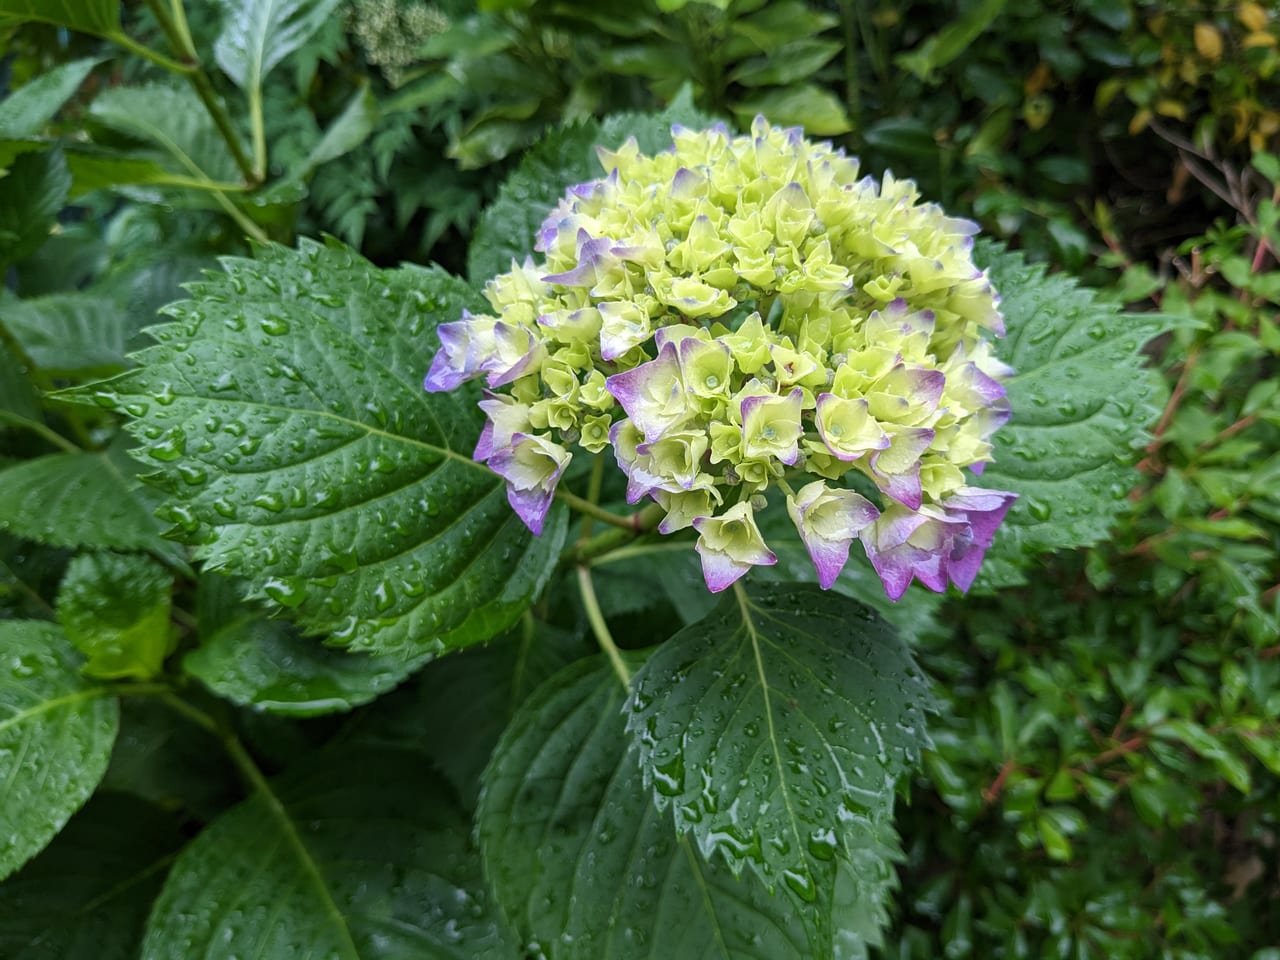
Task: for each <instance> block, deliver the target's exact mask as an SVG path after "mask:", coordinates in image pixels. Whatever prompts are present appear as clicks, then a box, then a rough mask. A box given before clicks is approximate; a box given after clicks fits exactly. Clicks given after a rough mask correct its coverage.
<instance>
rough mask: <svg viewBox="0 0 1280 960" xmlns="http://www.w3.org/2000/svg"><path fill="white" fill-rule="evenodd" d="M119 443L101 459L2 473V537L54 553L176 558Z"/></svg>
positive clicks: (39, 461) (39, 462) (48, 462)
mask: <svg viewBox="0 0 1280 960" xmlns="http://www.w3.org/2000/svg"><path fill="white" fill-rule="evenodd" d="M124 447H125V443H124V441H123V440H120V441H117V442H116V443H114V444H112V446H111V447H109V448H108V449H107V450H104V451H102V452H101V453H55V454H51V455H50V456H47V457H37V458H36V459H34V460H27V461H24V462H23V463H19V464H17V465H16V466H12V467H8V468H6V469H4V470H0V531H3V532H7V533H13V534H16V535H17V536H20V537H25V538H26V539H28V540H37V541H39V542H41V543H48V544H52V545H54V546H58V547H108V548H111V549H115V550H150V551H152V552H154V553H158V554H162V555H165V556H169V557H173V556H177V555H179V554H178V552H177V551H178V548H177V547H176V545H175V544H173V543H170V542H168V541H166V540H163V539H162V538H161V537H160V524H159V522H158V521H157V520H156V519H155V517H153V516H152V515H151V510H152V507H153V500H154V495H153V494H152V493H151V492H150V491H148V490H146V489H145V488H143V487H142V485H141V484H140V483H139V482H138V479H137V466H136V465H135V464H134V463H133V461H131V460H130V459H129V457H128V455H127V454H126V453H125V450H124Z"/></svg>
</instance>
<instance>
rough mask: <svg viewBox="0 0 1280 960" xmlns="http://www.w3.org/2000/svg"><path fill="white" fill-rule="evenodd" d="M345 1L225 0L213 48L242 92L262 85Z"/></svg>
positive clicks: (225, 69) (221, 65)
mask: <svg viewBox="0 0 1280 960" xmlns="http://www.w3.org/2000/svg"><path fill="white" fill-rule="evenodd" d="M338 3H339V0H223V4H222V6H223V19H222V32H221V33H220V34H219V35H218V40H217V42H216V43H215V44H214V48H213V52H214V56H215V57H216V58H217V61H218V66H220V67H221V68H222V70H223V72H224V73H226V75H227V76H228V77H230V78H231V79H232V80H233V81H235V84H236V86H238V87H239V88H240V89H241V90H249V89H252V88H256V87H260V86H261V85H262V80H263V78H264V77H265V76H266V75H267V74H268V73H270V72H271V70H272V68H273V67H275V66H276V64H278V63H280V61H281V60H283V59H284V58H285V57H287V56H288V55H289V54H291V53H293V51H295V50H297V49H298V48H299V47H300V46H302V45H303V44H304V43H306V42H307V39H308V38H309V37H310V36H311V35H312V34H313V33H315V32H316V31H317V30H319V29H320V27H321V26H323V25H324V22H325V21H326V20H327V19H328V18H329V16H330V15H331V14H332V13H333V11H334V9H335V8H336V7H337V6H338Z"/></svg>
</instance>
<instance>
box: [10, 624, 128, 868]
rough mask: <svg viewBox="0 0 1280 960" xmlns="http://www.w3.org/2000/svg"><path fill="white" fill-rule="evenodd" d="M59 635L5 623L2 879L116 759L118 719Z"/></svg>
mask: <svg viewBox="0 0 1280 960" xmlns="http://www.w3.org/2000/svg"><path fill="white" fill-rule="evenodd" d="M79 666H80V665H79V657H78V656H77V655H76V653H75V651H74V650H72V649H71V645H70V644H68V643H67V641H66V638H65V637H63V636H62V634H61V633H59V632H58V628H57V627H55V626H53V625H52V624H49V623H39V622H36V621H30V620H18V621H6V622H0V879H3V878H4V877H7V876H8V875H9V874H11V873H13V872H14V871H15V870H16V869H18V867H20V866H22V865H23V864H24V863H26V862H27V860H29V859H30V858H31V857H32V856H33V855H35V854H36V853H39V852H40V850H42V849H43V848H44V846H45V845H46V844H48V842H49V841H50V840H52V839H53V837H54V836H55V835H56V834H57V833H58V831H59V830H61V829H62V827H63V825H64V824H65V823H66V822H67V818H68V817H70V816H71V814H73V813H75V812H76V810H78V809H80V806H81V804H83V803H84V802H85V800H87V799H88V798H89V795H90V794H91V793H93V791H94V789H95V788H96V787H97V786H98V781H99V780H101V779H102V774H103V772H104V771H105V770H106V769H107V761H108V760H110V759H111V744H112V742H113V741H114V740H115V737H116V728H117V726H118V724H119V711H118V709H117V707H116V701H115V699H114V698H111V697H107V696H105V694H106V692H107V691H106V690H104V689H103V688H101V687H92V686H89V685H88V684H87V683H85V681H84V680H83V679H82V678H81V676H80V672H79Z"/></svg>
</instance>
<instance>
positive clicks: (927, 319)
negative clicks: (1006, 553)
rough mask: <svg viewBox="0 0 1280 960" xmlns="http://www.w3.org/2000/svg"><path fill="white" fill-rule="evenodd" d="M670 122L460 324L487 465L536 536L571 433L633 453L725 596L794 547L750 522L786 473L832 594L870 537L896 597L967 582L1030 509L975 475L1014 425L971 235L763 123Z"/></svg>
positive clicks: (569, 208)
mask: <svg viewBox="0 0 1280 960" xmlns="http://www.w3.org/2000/svg"><path fill="white" fill-rule="evenodd" d="M672 136H673V140H674V147H673V149H671V150H669V151H667V152H664V153H659V154H657V155H656V156H652V157H650V156H645V155H643V154H641V153H640V151H639V149H638V147H637V145H636V143H635V141H634V140H629V141H628V142H627V143H625V144H624V145H623V146H622V147H620V148H619V149H618V150H616V151H608V150H601V151H600V157H601V161H602V163H603V166H604V169H605V172H606V174H607V176H605V177H603V178H601V179H598V180H593V181H590V182H588V183H584V184H581V185H578V186H575V187H572V188H570V189H569V191H568V192H567V194H566V195H565V198H564V199H563V200H562V201H561V203H560V204H559V206H557V207H556V209H555V210H554V211H552V213H551V215H550V216H549V217H548V218H547V220H546V222H545V224H544V225H543V228H542V229H541V231H540V232H539V235H538V238H537V245H536V247H535V249H536V250H537V251H538V252H540V253H542V254H543V255H544V260H543V262H542V263H535V262H534V261H533V260H532V259H530V260H529V261H527V262H526V263H525V264H524V265H523V266H521V265H517V264H513V265H512V269H511V271H510V272H509V273H506V274H503V275H501V276H499V277H496V278H495V279H493V280H492V281H491V282H490V283H489V284H488V286H487V288H486V291H485V292H486V296H487V298H488V300H489V302H490V304H491V305H492V308H493V313H492V314H491V315H485V316H480V315H470V314H467V315H464V316H463V318H462V319H461V320H459V321H458V322H457V323H450V324H444V325H442V326H441V328H440V338H441V344H442V348H441V350H440V351H439V352H438V353H437V355H436V358H435V361H434V363H433V364H432V368H431V372H430V374H429V375H428V377H427V381H426V385H427V388H428V389H432V390H447V389H452V388H454V387H456V386H457V385H458V384H459V383H461V382H463V381H464V380H468V379H471V378H474V377H478V376H486V377H487V380H488V385H489V387H490V391H488V392H486V398H485V400H484V401H483V402H482V404H481V406H482V407H483V408H484V410H485V412H486V414H487V415H488V424H487V425H486V428H485V431H484V435H483V436H482V438H481V441H480V444H479V446H478V448H477V450H476V459H478V460H483V461H486V462H488V464H489V466H490V467H491V468H492V469H494V470H495V471H496V472H497V473H499V474H501V475H502V476H503V477H504V478H505V479H506V480H507V484H508V493H509V498H510V499H511V502H512V505H513V506H514V508H515V509H516V510H517V511H518V512H519V513H520V515H521V517H522V518H523V519H524V520H525V522H526V523H527V524H528V525H529V526H530V528H531V529H533V530H534V531H535V532H537V531H538V530H540V528H541V523H542V518H543V516H544V515H545V513H546V510H547V509H548V507H549V505H550V501H551V498H552V496H553V494H554V490H555V486H556V484H557V482H558V481H559V478H560V476H561V474H562V473H563V471H564V468H565V466H566V465H567V464H568V462H569V459H570V457H571V455H572V453H571V451H572V448H573V447H575V446H577V447H582V448H583V449H585V450H587V451H589V452H591V453H598V452H600V451H602V450H604V449H605V448H606V447H612V448H613V453H614V456H615V457H616V459H617V462H618V464H619V466H620V467H621V468H622V470H623V471H624V472H625V473H626V475H627V477H628V481H629V482H628V499H629V500H630V501H631V502H638V501H639V500H640V499H642V498H644V497H648V498H650V499H652V500H654V501H656V502H658V503H659V504H661V505H662V507H663V508H664V509H665V510H666V511H667V514H666V519H665V520H664V521H663V523H662V525H661V526H660V527H659V529H660V530H661V531H662V532H664V533H669V532H672V531H675V530H679V529H683V528H685V527H689V526H692V527H694V528H695V529H696V530H697V531H698V533H699V541H698V545H697V549H698V551H699V553H700V554H701V555H702V561H703V568H704V572H705V574H706V579H707V582H708V585H709V586H710V587H711V588H712V589H713V590H720V589H724V588H725V587H726V586H728V585H729V584H730V583H732V582H733V581H734V580H736V579H737V578H738V577H740V576H741V575H742V574H743V573H745V572H746V570H747V569H749V568H750V567H751V566H752V565H754V564H768V563H772V562H774V556H773V554H772V553H771V552H770V551H769V549H768V547H767V545H766V544H765V543H764V540H763V538H762V537H761V536H760V533H759V530H758V528H757V527H756V523H755V519H754V513H755V511H756V510H758V509H760V507H761V506H762V505H763V504H764V502H765V498H764V496H763V495H764V494H765V492H766V491H767V490H768V489H769V488H770V487H772V486H777V487H779V488H781V489H782V490H783V491H784V493H785V494H786V496H787V506H788V510H789V512H790V514H791V517H792V519H793V520H794V521H795V523H796V526H797V529H798V530H799V532H800V534H801V536H802V537H803V538H804V541H805V543H806V546H807V547H808V549H809V552H810V555H811V556H812V557H813V559H814V562H815V564H816V565H817V568H818V573H819V580H820V582H821V583H822V584H823V586H829V585H830V584H831V583H832V582H833V581H834V580H835V577H836V576H837V575H838V574H839V571H840V569H841V567H843V565H844V563H845V561H846V560H847V557H848V553H849V547H850V544H851V542H852V540H853V539H854V538H855V537H856V538H860V539H861V540H862V542H863V544H864V547H865V548H866V550H867V553H868V555H869V556H870V558H871V560H872V562H873V564H874V565H875V566H876V569H877V571H878V572H879V573H880V575H881V577H882V579H883V580H884V582H885V585H886V588H887V589H888V590H889V593H890V594H891V595H893V596H898V595H900V594H901V592H902V591H903V590H905V588H906V585H907V584H908V583H909V582H910V580H911V579H912V577H913V576H915V577H918V578H919V579H920V580H921V581H922V582H924V583H925V584H926V585H928V586H930V587H931V588H933V589H936V590H942V589H945V587H946V584H947V583H948V582H952V583H956V584H957V585H959V586H960V587H961V588H962V589H963V588H966V587H967V586H968V584H969V582H971V581H972V578H973V575H974V574H976V571H977V565H978V563H980V562H981V557H982V552H983V551H985V549H986V547H987V546H989V545H990V542H991V536H992V535H993V534H994V530H995V527H996V525H998V523H999V521H1000V518H1002V517H1003V514H1004V512H1005V510H1007V508H1008V505H1009V503H1010V502H1011V501H1012V499H1013V498H1012V495H1011V494H1005V493H1000V492H998V491H984V490H979V489H977V488H973V487H970V486H968V484H967V482H966V475H965V472H964V471H965V470H966V468H968V469H970V470H971V471H972V472H973V473H980V472H981V467H982V465H983V464H984V463H985V462H986V461H988V460H989V459H990V455H991V444H990V436H991V433H992V432H993V431H994V430H995V429H996V428H997V427H998V426H1000V424H1001V423H1003V422H1004V421H1005V420H1006V419H1007V418H1008V406H1007V403H1006V401H1005V391H1004V388H1003V387H1002V386H1001V384H1000V383H999V378H1000V377H1001V376H1003V375H1005V374H1006V373H1007V372H1008V371H1007V368H1005V367H1004V366H1003V365H1002V364H1001V363H1000V362H999V361H998V360H996V359H995V358H994V356H993V355H992V352H991V348H990V345H989V343H988V341H987V340H986V339H985V337H986V335H988V334H993V335H997V336H998V335H1000V334H1002V333H1003V326H1002V321H1001V316H1000V312H999V309H998V297H997V296H996V293H995V291H993V290H992V288H991V285H990V283H989V282H988V281H987V278H986V276H985V275H984V274H983V273H982V272H981V271H979V270H978V269H976V267H975V266H974V264H973V260H972V256H971V251H972V235H973V233H974V232H975V227H974V225H973V224H971V223H969V222H967V221H963V220H956V219H953V218H949V217H947V216H946V215H945V214H944V213H943V212H942V210H941V209H940V208H938V207H937V206H936V205H933V204H926V203H921V202H920V198H919V195H918V193H917V191H916V188H915V185H914V184H913V183H912V182H911V181H907V180H897V179H894V178H893V177H892V176H891V175H888V174H886V175H885V177H884V178H883V180H881V181H876V180H873V179H871V178H859V170H858V163H857V161H856V160H854V159H852V158H849V157H846V156H844V155H843V154H842V153H841V152H840V151H838V150H835V149H833V148H832V147H831V146H830V145H829V144H815V143H811V142H809V141H807V140H805V139H804V138H803V137H802V136H801V134H800V132H799V131H797V130H782V129H778V128H775V127H771V126H770V125H769V124H768V123H767V122H765V121H764V120H763V119H757V121H756V122H755V123H754V124H753V126H752V131H751V134H750V135H749V136H742V137H732V136H730V135H729V133H728V132H727V131H726V130H725V129H723V128H713V129H710V130H706V131H690V130H686V129H683V128H680V127H676V128H675V129H673V131H672ZM500 388H501V390H502V392H497V391H498V390H499V389H500ZM851 482H852V483H853V484H854V485H856V486H859V487H861V488H862V489H863V491H864V492H866V493H870V494H872V495H873V496H875V497H876V498H877V499H879V500H880V503H879V504H878V505H877V504H875V503H873V502H872V501H871V500H869V499H867V497H865V496H863V495H862V493H859V492H857V491H856V490H854V489H853V488H852V487H851V486H850V483H851ZM793 484H794V485H796V486H800V487H801V489H799V490H798V491H797V490H795V489H793ZM904 578H905V579H904Z"/></svg>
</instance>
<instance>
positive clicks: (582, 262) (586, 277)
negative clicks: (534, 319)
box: [542, 229, 617, 287]
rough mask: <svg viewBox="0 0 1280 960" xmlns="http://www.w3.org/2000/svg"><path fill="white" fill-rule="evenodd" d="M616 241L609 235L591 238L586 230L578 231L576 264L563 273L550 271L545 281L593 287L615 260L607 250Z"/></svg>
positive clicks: (567, 285)
mask: <svg viewBox="0 0 1280 960" xmlns="http://www.w3.org/2000/svg"><path fill="white" fill-rule="evenodd" d="M616 243H617V241H615V240H612V239H610V238H609V237H599V238H596V239H594V240H593V239H592V238H591V235H590V234H588V233H587V231H586V230H581V229H580V230H579V231H578V265H577V266H576V267H574V268H573V269H572V270H566V271H565V272H564V273H552V274H548V275H547V276H545V277H543V278H542V279H543V281H544V282H546V283H558V284H560V285H561V286H564V287H594V286H595V285H596V284H597V283H599V282H600V277H601V275H602V274H603V273H604V272H605V271H607V270H608V269H609V267H611V266H612V265H613V263H614V262H615V261H616V259H617V258H616V257H614V256H613V254H611V253H610V252H609V251H610V249H611V248H612V247H613V246H614V245H615V244H616Z"/></svg>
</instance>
